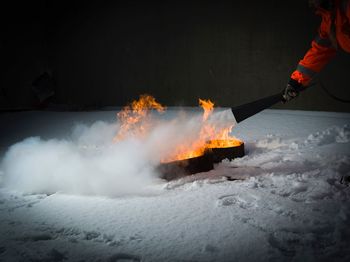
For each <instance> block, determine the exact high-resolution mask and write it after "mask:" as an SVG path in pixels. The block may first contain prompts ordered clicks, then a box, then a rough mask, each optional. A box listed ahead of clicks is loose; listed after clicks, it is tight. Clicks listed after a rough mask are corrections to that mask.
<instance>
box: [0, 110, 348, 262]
mask: <svg viewBox="0 0 350 262" xmlns="http://www.w3.org/2000/svg"><path fill="white" fill-rule="evenodd" d="M175 111H176V110H175V109H174V110H169V112H168V113H167V114H168V115H167V116H164V117H168V116H169V115H171V114H174V112H175ZM114 118H115V112H90V113H49V112H45V113H42V112H27V113H15V114H3V115H1V116H0V120H1V123H6V124H5V125H4V126H3V125H2V126H1V130H0V132H1V136H0V148H1V157H2V158H4V159H5V160H6V158H7V160H6V161H8V160H9V159H10V160H11V161H16V154H14V155H13V152H15V151H11V149H10V151H8V148H9V147H10V146H12V145H13V144H14V143H18V142H20V143H19V144H17V146H18V145H20V146H22V145H26V144H25V143H27V142H25V143H24V144H23V142H21V141H22V140H23V139H25V138H27V137H31V136H40V137H41V140H39V142H38V140H35V139H34V140H33V139H32V140H29V141H32V142H33V141H34V143H36V144H35V145H36V146H39V147H40V146H44V147H45V146H47V145H48V143H47V141H51V140H52V139H54V140H52V141H62V139H65V138H66V137H67V136H70V135H71V134H72V133H71V129H72V128H73V126H75V125H76V123H80V125H78V131H76V130H77V127H75V128H74V130H75V132H80V134H84V136H80V138H81V139H83V138H84V139H87V140H88V141H91V139H92V138H94V139H95V138H96V137H95V136H93V137H90V136H89V134H90V133H89V132H90V131H91V130H93V128H98V130H104V129H103V127H104V126H105V125H111V123H113V121H114ZM96 121H100V122H98V123H95V124H94V122H96ZM101 121H102V122H101ZM82 123H83V124H85V125H81V124H82ZM86 127H88V129H87V130H85V129H86ZM79 128H80V129H84V128H85V129H84V130H83V131H82V130H80V129H79ZM108 130H110V129H107V130H106V132H101V136H103V135H105V136H107V137H108V136H109V135H110V134H109V133H108V132H109V131H108ZM73 133H74V132H73ZM233 134H234V135H235V136H237V137H238V138H240V139H242V140H243V141H245V145H246V156H245V157H243V158H240V159H235V160H233V161H231V162H230V161H223V162H222V163H220V164H218V165H216V166H215V169H214V170H212V171H210V172H206V173H201V174H197V175H194V176H189V177H185V178H183V179H179V180H176V181H172V182H165V181H162V180H159V179H152V180H147V188H149V189H150V190H147V191H142V192H141V193H140V194H138V193H135V191H128V192H129V193H130V192H132V194H124V195H123V194H121V195H118V196H114V197H111V196H110V194H106V196H102V195H98V194H95V195H86V194H84V193H85V192H80V191H78V192H79V193H77V194H72V193H63V192H52V190H53V189H52V188H51V190H49V191H50V192H44V191H45V190H44V189H45V188H42V189H41V190H40V188H38V189H37V192H35V193H33V192H27V190H26V188H21V186H20V181H17V182H18V183H14V182H11V183H7V182H6V181H8V179H9V178H8V174H6V173H5V172H7V171H6V170H8V171H9V172H14V171H13V170H14V168H15V166H16V165H15V164H12V162H10V164H9V162H6V161H5V160H4V159H3V163H2V165H1V166H0V180H3V181H2V183H3V185H2V188H0V261H350V245H349V243H350V204H349V200H350V187H349V186H347V185H346V184H344V182H343V183H341V178H342V177H343V176H350V147H349V143H350V114H345V113H326V112H304V111H284V110H265V111H263V112H262V113H260V114H258V115H256V116H254V117H252V118H250V119H247V120H246V121H244V122H242V123H240V124H239V125H237V126H236V127H235V129H234V130H233ZM37 139H38V138H37ZM84 139H83V140H84ZM27 141H28V140H27ZM40 141H41V142H40ZM43 141H44V142H43ZM84 141H85V142H86V140H84ZM101 141H102V142H103V141H104V140H101ZM94 142H95V143H99V142H100V141H94ZM102 142H101V143H102ZM53 143H55V142H53ZM60 143H61V142H60ZM60 143H59V145H62V144H60ZM54 145H55V146H57V144H54ZM11 148H12V150H13V148H14V147H11ZM33 148H35V149H36V148H37V147H33ZM54 148H56V147H54ZM6 152H7V153H6ZM11 152H12V153H11ZM35 152H37V151H35ZM35 152H34V153H35ZM64 152H65V151H63V153H62V155H64ZM69 152H70V151H69ZM10 153H11V154H10ZM34 153H33V154H34ZM28 154H31V152H30V151H29V152H28ZM9 155H10V156H9ZM17 159H18V165H23V161H24V160H26V159H27V158H23V156H21V155H19V156H18V158H17ZM44 159H45V158H44ZM67 161H68V160H67V159H65V161H64V163H62V165H65V164H66V165H68V166H69V165H70V163H67ZM6 163H7V164H6ZM53 163H55V162H53ZM126 163H127V165H129V163H128V162H126ZM5 164H6V165H10V168H11V169H8V168H9V166H4V165H5ZM42 164H43V165H45V163H42ZM46 164H47V163H46ZM28 167H30V165H28ZM18 170H20V172H24V173H25V172H27V173H28V174H29V173H33V170H23V169H16V171H18ZM125 170H126V171H125V172H127V171H128V169H125ZM62 171H66V172H70V171H69V170H65V169H62ZM150 172H151V171H150ZM11 174H12V173H11ZM70 175H71V176H74V172H73V173H71V174H70ZM124 175H127V174H124ZM228 178H229V179H228ZM21 179H22V178H21ZM67 179H68V178H67ZM234 179H237V180H234ZM231 180H234V181H231ZM66 181H68V182H71V181H70V180H66ZM99 181H100V180H99ZM5 182H6V183H5ZM29 182H30V181H29ZM29 182H28V183H29ZM76 182H77V183H79V182H81V181H79V180H77V181H76ZM8 184H10V185H12V187H8V186H7V185H8ZM61 186H62V188H65V187H64V185H63V184H62V185H61ZM104 186H106V187H107V189H108V190H111V188H112V187H108V186H107V185H101V187H100V188H99V189H101V188H103V187H104ZM124 186H127V185H124ZM28 187H29V188H32V187H30V186H28ZM20 189H21V190H20ZM22 189H23V190H22ZM46 189H47V188H46ZM29 191H30V190H29ZM99 192H100V191H99V190H97V193H99ZM108 195H109V197H108Z"/></svg>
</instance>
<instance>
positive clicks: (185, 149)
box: [113, 95, 242, 163]
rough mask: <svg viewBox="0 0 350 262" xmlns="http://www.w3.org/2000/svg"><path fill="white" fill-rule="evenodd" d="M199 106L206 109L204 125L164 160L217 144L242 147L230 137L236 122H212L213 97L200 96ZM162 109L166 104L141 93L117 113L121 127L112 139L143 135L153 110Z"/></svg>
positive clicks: (197, 153) (195, 154)
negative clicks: (220, 125)
mask: <svg viewBox="0 0 350 262" xmlns="http://www.w3.org/2000/svg"><path fill="white" fill-rule="evenodd" d="M199 105H200V106H201V107H202V108H203V111H204V112H203V116H202V123H201V128H200V131H199V133H198V136H197V138H196V139H195V140H193V141H188V139H187V140H186V141H185V142H183V143H182V144H180V145H178V146H176V148H175V149H174V151H173V152H172V154H171V155H169V156H167V157H165V158H163V159H162V160H161V162H163V163H164V162H171V161H176V160H183V159H188V158H194V157H198V156H201V155H203V154H204V153H205V151H206V150H207V149H210V148H218V147H232V146H239V145H241V144H242V142H241V141H240V140H238V139H236V138H235V137H232V136H230V132H231V130H232V128H233V124H230V123H228V125H226V126H224V127H217V126H215V124H214V123H212V122H210V121H209V118H210V116H211V114H212V113H213V111H214V103H213V102H211V101H210V100H203V99H199ZM151 110H157V111H158V112H163V111H164V110H165V107H164V106H162V105H161V104H159V103H158V102H157V101H156V100H155V98H154V97H152V96H150V95H141V96H140V98H139V99H138V100H136V101H133V102H132V103H131V104H129V105H127V106H125V107H124V108H123V110H122V111H120V112H119V113H118V114H117V116H118V119H119V121H120V123H121V124H120V129H119V131H118V133H117V135H116V136H115V137H114V139H113V141H114V142H118V141H120V140H123V139H125V138H126V137H143V136H144V135H146V134H147V132H148V131H149V130H150V128H151V124H152V121H150V111H151Z"/></svg>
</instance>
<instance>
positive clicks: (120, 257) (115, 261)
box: [108, 253, 141, 262]
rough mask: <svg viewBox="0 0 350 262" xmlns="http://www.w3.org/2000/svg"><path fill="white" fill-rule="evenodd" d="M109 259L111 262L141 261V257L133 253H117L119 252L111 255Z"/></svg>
mask: <svg viewBox="0 0 350 262" xmlns="http://www.w3.org/2000/svg"><path fill="white" fill-rule="evenodd" d="M108 261H110V262H121V261H125V262H139V261H141V257H139V256H135V255H131V254H126V253H117V254H114V255H113V256H111V257H110V258H109V260H108Z"/></svg>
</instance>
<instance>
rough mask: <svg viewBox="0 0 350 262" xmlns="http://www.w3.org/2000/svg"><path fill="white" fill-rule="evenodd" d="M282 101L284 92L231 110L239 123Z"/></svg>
mask: <svg viewBox="0 0 350 262" xmlns="http://www.w3.org/2000/svg"><path fill="white" fill-rule="evenodd" d="M305 89H306V88H305V87H303V88H302V89H300V90H299V91H303V90H305ZM282 101H283V91H282V92H279V93H278V94H275V95H272V96H268V97H264V98H261V99H258V100H256V101H253V102H250V103H247V104H244V105H240V106H236V107H232V108H231V110H232V113H233V115H234V117H235V119H236V122H237V123H239V122H242V121H243V120H245V119H247V118H249V117H251V116H253V115H255V114H257V113H259V112H260V111H262V110H264V109H267V108H270V107H271V106H273V105H274V104H277V103H278V102H282Z"/></svg>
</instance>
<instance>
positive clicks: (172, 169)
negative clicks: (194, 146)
mask: <svg viewBox="0 0 350 262" xmlns="http://www.w3.org/2000/svg"><path fill="white" fill-rule="evenodd" d="M213 168H214V166H213V156H212V154H211V153H205V154H204V155H201V156H198V157H193V158H187V159H183V160H176V161H172V162H167V163H161V164H160V165H159V166H158V172H159V173H160V174H161V176H160V177H161V178H163V179H165V180H168V181H169V180H173V179H176V178H179V177H183V176H186V175H192V174H195V173H200V172H207V171H209V170H212V169H213Z"/></svg>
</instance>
